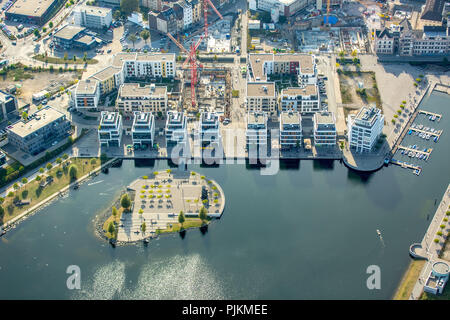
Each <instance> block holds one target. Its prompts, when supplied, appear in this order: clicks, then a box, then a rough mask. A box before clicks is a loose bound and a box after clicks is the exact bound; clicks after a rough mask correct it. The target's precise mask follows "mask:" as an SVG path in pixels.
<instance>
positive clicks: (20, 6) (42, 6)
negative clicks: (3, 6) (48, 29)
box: [7, 0, 56, 18]
mask: <svg viewBox="0 0 450 320" xmlns="http://www.w3.org/2000/svg"><path fill="white" fill-rule="evenodd" d="M55 1H56V0H17V1H16V2H15V3H14V4H13V5H12V6H11V8H9V9H8V11H7V12H8V13H11V14H20V15H24V16H28V17H37V18H39V17H41V16H42V15H43V14H44V13H45V12H46V11H47V9H48V8H49V7H50V6H51V5H52V4H53V3H54V2H55Z"/></svg>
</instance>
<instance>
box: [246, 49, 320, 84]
mask: <svg viewBox="0 0 450 320" xmlns="http://www.w3.org/2000/svg"><path fill="white" fill-rule="evenodd" d="M248 61H249V64H248V69H249V76H250V79H251V81H254V82H260V81H263V82H264V81H267V76H269V75H297V77H298V84H299V86H305V85H307V84H316V83H317V68H316V63H315V60H314V56H312V55H307V54H299V53H284V54H276V55H274V54H273V53H255V54H254V53H252V54H249V56H248Z"/></svg>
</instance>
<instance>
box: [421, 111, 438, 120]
mask: <svg viewBox="0 0 450 320" xmlns="http://www.w3.org/2000/svg"><path fill="white" fill-rule="evenodd" d="M419 114H424V115H427V116H432V117H435V119H436V120H437V121H441V118H442V115H441V114H439V113H434V112H430V111H425V110H419Z"/></svg>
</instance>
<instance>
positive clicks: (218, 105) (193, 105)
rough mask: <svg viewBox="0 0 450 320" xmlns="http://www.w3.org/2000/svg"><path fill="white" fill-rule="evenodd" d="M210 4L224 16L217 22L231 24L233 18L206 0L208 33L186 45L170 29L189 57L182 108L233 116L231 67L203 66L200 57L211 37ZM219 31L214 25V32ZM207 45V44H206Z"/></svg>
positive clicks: (187, 110) (184, 80) (204, 8)
mask: <svg viewBox="0 0 450 320" xmlns="http://www.w3.org/2000/svg"><path fill="white" fill-rule="evenodd" d="M208 7H211V8H212V9H213V11H214V12H215V13H216V14H217V16H218V17H219V18H220V20H219V23H216V24H217V25H222V24H221V23H222V22H223V23H225V24H230V22H229V20H224V18H223V16H222V15H221V14H220V12H219V11H218V10H217V9H216V8H215V7H214V5H213V4H212V2H211V1H210V0H204V4H203V10H204V33H203V34H202V35H200V36H199V37H198V39H196V41H190V42H187V43H189V47H188V48H185V46H183V45H182V44H181V43H180V42H179V41H178V40H177V39H175V38H174V37H173V36H172V35H171V34H170V33H168V34H167V36H168V37H169V38H170V39H171V40H172V41H173V42H174V43H175V44H176V45H177V46H178V47H179V48H180V50H181V52H182V53H184V54H186V59H185V61H184V63H183V65H182V68H181V69H182V70H183V72H182V78H181V83H182V85H181V104H179V107H180V108H181V110H179V111H186V113H187V114H188V115H191V118H192V117H198V115H199V113H201V112H215V113H217V114H218V115H220V116H222V117H221V119H222V120H223V119H224V118H228V117H229V116H230V113H231V112H230V107H231V88H232V81H231V70H230V69H229V68H223V67H221V68H210V67H205V66H203V64H202V63H200V62H199V60H198V51H199V49H200V48H201V46H202V42H204V41H207V40H208V39H209V38H210V37H209V36H208ZM214 31H217V30H215V29H214V28H213V32H214ZM203 45H204V44H203Z"/></svg>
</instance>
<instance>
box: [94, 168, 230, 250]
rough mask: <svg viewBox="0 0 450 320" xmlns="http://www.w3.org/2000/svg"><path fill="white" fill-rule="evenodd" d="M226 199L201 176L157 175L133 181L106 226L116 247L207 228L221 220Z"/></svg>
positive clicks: (185, 174) (176, 173) (169, 173)
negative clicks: (161, 235) (212, 222)
mask: <svg viewBox="0 0 450 320" xmlns="http://www.w3.org/2000/svg"><path fill="white" fill-rule="evenodd" d="M224 208H225V195H224V193H223V190H222V188H221V187H220V185H219V184H218V183H217V182H215V181H213V180H209V179H207V177H205V176H202V175H200V174H199V173H197V172H193V171H191V172H188V171H178V170H176V171H174V172H173V171H172V170H171V169H167V170H166V171H163V172H153V173H152V174H150V175H149V176H143V177H141V178H139V179H137V180H135V181H133V182H132V183H131V184H130V185H129V186H128V187H127V190H126V192H124V193H123V194H122V195H121V196H120V198H119V199H116V201H115V202H114V205H113V206H111V208H110V209H109V208H108V212H109V213H110V215H109V217H108V218H107V219H106V221H104V222H103V234H104V235H105V236H106V237H107V238H108V239H109V240H110V242H111V243H112V244H115V243H116V242H118V243H129V242H136V241H140V240H144V241H148V239H150V238H154V237H157V236H158V235H159V234H162V233H170V232H178V231H183V230H185V229H188V228H198V227H205V226H207V224H208V223H210V222H211V220H213V219H217V218H220V216H221V215H222V213H223V210H224Z"/></svg>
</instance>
